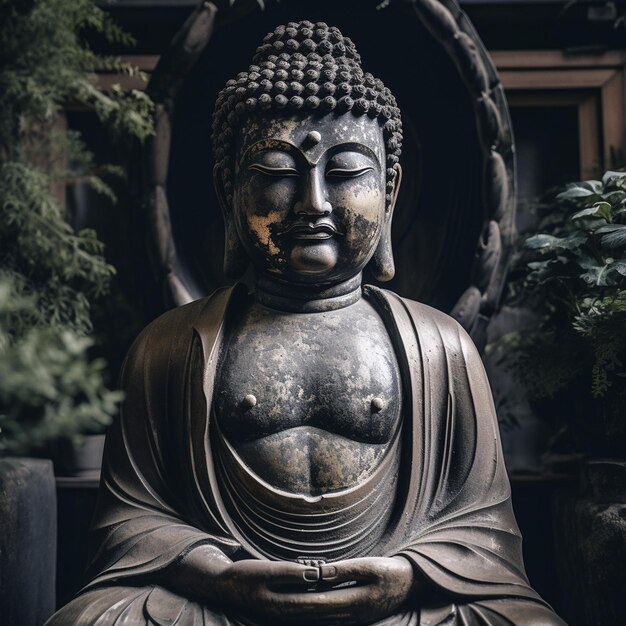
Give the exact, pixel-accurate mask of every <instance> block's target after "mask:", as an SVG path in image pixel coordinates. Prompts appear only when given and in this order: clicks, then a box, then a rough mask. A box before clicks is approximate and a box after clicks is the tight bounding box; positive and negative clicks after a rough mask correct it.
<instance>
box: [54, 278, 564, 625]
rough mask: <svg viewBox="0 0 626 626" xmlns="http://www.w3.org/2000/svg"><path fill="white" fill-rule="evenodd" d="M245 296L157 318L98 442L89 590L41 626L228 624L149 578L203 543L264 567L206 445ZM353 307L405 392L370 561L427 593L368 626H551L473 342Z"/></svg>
mask: <svg viewBox="0 0 626 626" xmlns="http://www.w3.org/2000/svg"><path fill="white" fill-rule="evenodd" d="M243 289H244V288H243V287H242V286H236V287H235V288H234V289H230V288H229V289H222V290H219V291H217V292H215V293H214V294H213V295H212V296H210V297H208V298H204V299H202V300H198V301H196V302H193V303H191V304H189V305H186V306H184V307H180V308H178V309H175V310H173V311H170V312H168V313H166V314H165V315H163V316H161V317H160V318H159V319H157V320H156V321H154V322H153V323H152V324H150V325H149V326H148V327H147V328H146V329H145V330H144V331H143V332H142V334H141V335H140V336H139V338H138V339H137V340H136V342H135V343H134V345H133V347H132V348H131V350H130V352H129V355H128V357H127V360H126V363H125V366H124V370H123V374H122V387H123V389H124V390H125V392H126V398H125V401H124V403H123V406H122V409H121V412H120V416H119V419H118V420H117V421H116V422H115V424H114V425H113V426H112V429H111V432H110V433H109V435H108V436H107V443H106V450H105V463H104V468H103V476H102V481H101V485H100V492H99V501H98V507H97V513H96V517H95V521H94V525H93V528H92V537H91V542H92V546H93V547H94V552H93V558H92V560H91V563H90V566H89V568H88V571H87V576H88V580H89V582H88V584H87V585H86V587H84V589H83V590H82V591H81V592H80V594H79V595H78V596H77V597H76V598H75V599H74V600H73V601H72V602H70V604H68V605H67V606H66V607H64V608H63V609H62V610H61V611H59V612H58V613H57V614H56V615H55V616H53V617H52V618H51V620H50V621H49V622H48V626H59V625H70V624H71V625H75V626H114V625H119V626H121V625H122V624H124V625H127V624H133V625H134V624H137V625H143V624H146V625H152V624H157V625H166V624H167V625H171V626H174V624H176V625H177V626H200V625H214V624H216V625H217V624H219V625H224V626H227V625H229V626H230V625H233V624H238V623H239V622H237V620H235V619H234V618H232V617H230V616H228V615H227V614H224V613H223V612H222V611H221V610H220V608H219V607H216V606H207V605H205V604H203V603H202V602H200V601H198V600H194V599H190V598H185V597H183V596H181V595H179V594H176V593H173V592H172V591H170V590H168V589H167V582H163V581H164V579H165V581H166V577H165V576H164V575H163V573H164V572H167V568H168V567H170V566H172V565H173V564H175V563H176V562H177V561H178V560H180V559H181V558H182V557H183V556H184V555H187V554H188V553H190V552H191V551H193V550H194V549H197V548H199V547H200V546H206V545H210V546H214V547H217V548H219V549H220V550H221V551H223V552H224V553H225V554H226V555H227V556H229V557H230V558H232V559H234V560H239V559H242V558H263V557H260V556H259V555H258V554H256V553H255V550H254V549H253V548H252V546H250V545H249V544H247V542H246V539H245V537H242V536H240V534H239V532H238V530H237V529H236V527H235V526H234V524H233V522H232V520H231V519H230V518H229V516H228V513H227V511H226V508H225V507H224V503H223V501H222V498H221V495H220V485H219V482H218V480H217V477H216V472H215V468H214V464H213V450H212V445H211V418H212V411H211V398H212V391H213V384H214V380H215V372H216V368H217V364H218V359H219V354H220V346H221V342H222V339H223V335H224V324H225V320H226V319H227V317H228V309H229V306H236V301H237V295H236V294H238V293H239V290H243ZM233 294H235V296H234V295H233ZM365 296H366V297H368V298H369V299H370V302H371V303H372V304H373V305H374V306H375V307H376V308H377V310H378V312H379V314H380V315H381V317H382V319H383V321H384V323H385V325H386V327H387V329H388V332H389V334H390V336H391V338H392V341H393V343H394V347H395V349H396V353H397V357H398V361H399V364H400V369H401V372H402V376H403V381H404V394H405V397H404V402H403V405H404V407H405V414H404V421H403V429H404V430H403V436H402V441H403V450H402V457H401V470H400V478H399V484H398V495H397V498H396V510H395V511H394V512H393V515H392V517H391V521H390V522H389V526H388V528H387V531H386V533H385V535H384V537H383V539H382V541H381V542H380V543H379V544H378V546H377V547H376V550H375V551H374V552H373V553H370V556H395V555H402V556H404V557H406V558H407V559H409V561H410V562H411V563H412V564H413V566H414V568H415V570H416V571H417V572H418V574H417V575H418V576H419V577H421V578H423V579H425V580H427V581H428V582H429V586H430V587H431V588H434V589H435V590H436V592H435V593H432V594H427V595H426V596H424V597H422V598H419V599H416V600H415V603H414V605H413V606H409V607H407V609H406V610H405V611H404V612H402V613H401V614H398V615H395V616H392V617H390V618H388V619H387V620H384V621H383V622H380V624H385V625H387V624H388V625H390V626H391V625H392V624H393V625H394V626H396V625H406V626H408V625H415V626H417V625H418V624H419V625H421V626H435V625H441V626H444V625H445V626H457V625H458V626H462V625H464V626H473V625H492V626H500V625H502V626H503V625H507V626H510V625H511V624H514V625H528V626H530V625H533V626H539V625H541V626H549V625H550V626H551V625H555V626H556V625H563V622H562V621H561V620H560V619H559V618H558V617H557V616H556V615H555V614H554V613H553V612H552V611H551V610H550V608H549V607H548V606H547V605H546V604H545V603H544V602H543V601H542V600H541V598H540V597H539V596H538V595H537V594H536V593H535V592H534V591H533V590H532V589H531V587H530V586H529V584H528V581H527V578H526V575H525V573H524V566H523V562H522V556H521V537H520V534H519V530H518V528H517V525H516V522H515V518H514V516H513V512H512V509H511V502H510V487H509V482H508V478H507V475H506V471H505V466H504V461H503V458H502V451H501V446H500V441H499V433H498V426H497V420H496V416H495V410H494V407H493V401H492V398H491V392H490V390H489V385H488V382H487V379H486V376H485V373H484V369H483V366H482V362H481V359H480V356H479V355H478V353H477V351H476V348H475V347H474V345H473V343H472V341H471V340H470V339H469V337H468V336H467V334H466V333H465V332H464V331H463V329H462V328H461V327H460V326H459V325H458V324H457V323H456V322H455V321H454V320H452V318H450V317H448V316H447V315H445V314H443V313H441V312H439V311H437V310H435V309H432V308H430V307H428V306H426V305H423V304H419V303H416V302H412V301H409V300H405V299H403V298H400V297H399V296H397V295H395V294H393V293H391V292H388V291H384V290H381V289H377V288H374V287H366V288H365ZM430 596H432V597H430Z"/></svg>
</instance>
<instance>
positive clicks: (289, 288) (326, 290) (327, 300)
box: [256, 272, 362, 313]
mask: <svg viewBox="0 0 626 626" xmlns="http://www.w3.org/2000/svg"><path fill="white" fill-rule="evenodd" d="M361 278H362V276H361V272H359V273H358V274H357V275H356V276H353V277H352V278H349V279H348V280H346V281H343V282H341V283H335V284H334V285H330V286H328V285H298V284H294V283H288V282H285V281H283V280H279V279H276V278H273V277H270V276H267V275H266V274H263V275H261V276H257V278H256V297H257V299H258V301H259V302H260V303H261V304H263V305H264V306H266V307H269V308H270V309H277V310H279V311H288V312H290V313H323V312H324V311H334V310H336V309H342V308H344V307H347V306H350V305H351V304H354V303H355V302H357V301H358V300H359V299H360V297H361Z"/></svg>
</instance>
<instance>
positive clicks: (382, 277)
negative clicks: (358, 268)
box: [369, 163, 402, 282]
mask: <svg viewBox="0 0 626 626" xmlns="http://www.w3.org/2000/svg"><path fill="white" fill-rule="evenodd" d="M394 169H395V170H396V172H397V173H396V177H395V180H394V182H395V187H394V190H393V198H392V200H391V202H390V203H389V206H388V207H387V209H386V211H385V223H384V225H383V230H382V233H381V234H380V240H379V241H378V246H376V251H375V252H374V256H373V257H372V260H371V261H370V264H369V265H370V270H371V272H372V276H374V278H375V279H376V280H379V281H381V282H387V281H388V280H391V279H392V278H393V277H394V275H395V273H396V266H395V263H394V260H393V249H392V246H391V222H392V218H393V211H394V209H395V207H396V201H397V199H398V191H399V190H400V183H401V181H402V168H401V167H400V164H399V163H396V165H394Z"/></svg>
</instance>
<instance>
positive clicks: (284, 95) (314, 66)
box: [212, 20, 402, 204]
mask: <svg viewBox="0 0 626 626" xmlns="http://www.w3.org/2000/svg"><path fill="white" fill-rule="evenodd" d="M268 111H283V112H286V113H290V112H294V111H300V112H302V113H303V114H309V115H311V114H313V115H325V114H335V115H343V114H347V113H351V114H352V115H368V116H369V117H371V118H372V119H376V120H378V122H379V123H380V124H381V126H382V129H383V136H384V139H385V148H386V154H387V172H386V175H387V203H388V204H390V203H391V201H392V192H393V189H394V180H395V177H396V170H395V169H394V165H395V164H396V163H398V161H399V160H400V151H401V147H402V121H401V119H400V109H399V108H398V106H397V104H396V99H395V98H394V96H393V94H392V93H391V91H389V89H388V88H387V87H385V85H383V83H382V81H381V80H379V79H378V78H374V76H372V75H371V74H370V73H368V72H364V71H363V69H362V68H361V57H360V56H359V54H358V52H357V51H356V48H355V46H354V43H352V40H350V39H349V38H348V37H344V36H343V35H342V34H341V31H340V30H339V29H338V28H335V27H334V26H330V27H329V26H328V25H327V24H325V23H324V22H316V23H315V24H314V23H313V22H309V21H306V20H305V21H303V22H289V23H288V24H287V25H286V26H278V27H277V28H276V29H275V30H274V32H272V33H268V34H267V35H266V36H265V37H264V39H263V43H262V44H261V45H260V46H259V47H258V48H257V50H256V54H255V55H254V58H253V64H252V65H250V67H249V68H248V71H247V72H240V73H239V74H237V78H236V79H233V80H229V81H228V82H227V83H226V86H225V87H224V89H222V91H221V92H220V94H219V96H218V98H217V102H216V104H215V111H214V113H213V137H212V138H213V156H214V159H215V163H216V165H217V166H218V167H219V168H220V170H221V172H222V176H223V183H224V190H225V192H226V196H227V200H228V203H229V204H230V202H231V201H232V175H233V163H234V156H235V154H234V152H235V128H237V127H238V126H240V125H241V124H242V122H243V121H244V119H245V118H247V117H249V116H252V115H254V114H263V113H265V112H268Z"/></svg>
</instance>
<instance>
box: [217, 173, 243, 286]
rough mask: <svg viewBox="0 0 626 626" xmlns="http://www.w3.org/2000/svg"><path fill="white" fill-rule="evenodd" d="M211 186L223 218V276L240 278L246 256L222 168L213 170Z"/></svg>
mask: <svg viewBox="0 0 626 626" xmlns="http://www.w3.org/2000/svg"><path fill="white" fill-rule="evenodd" d="M213 184H214V185H215V193H216V195H217V200H218V202H219V205H220V209H221V210H222V217H223V218H224V234H225V237H224V274H226V276H228V277H229V278H240V277H241V275H242V274H243V273H244V272H245V271H246V268H247V266H248V256H247V255H246V252H245V250H244V249H243V246H242V245H241V240H240V239H239V235H238V234H237V228H236V226H235V220H234V216H233V207H232V206H231V202H232V196H231V198H229V197H228V194H227V193H226V188H225V186H224V177H223V173H222V168H218V166H217V165H216V166H215V167H214V168H213Z"/></svg>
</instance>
